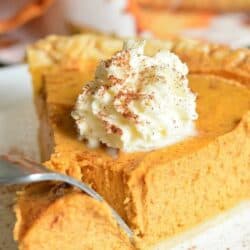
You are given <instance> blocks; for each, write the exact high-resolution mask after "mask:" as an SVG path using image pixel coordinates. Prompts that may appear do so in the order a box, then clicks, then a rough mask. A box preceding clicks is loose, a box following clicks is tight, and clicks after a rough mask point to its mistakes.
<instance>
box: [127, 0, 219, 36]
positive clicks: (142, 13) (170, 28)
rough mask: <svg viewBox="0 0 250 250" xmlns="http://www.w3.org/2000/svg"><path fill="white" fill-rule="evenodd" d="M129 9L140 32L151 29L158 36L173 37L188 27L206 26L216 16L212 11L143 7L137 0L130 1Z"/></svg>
mask: <svg viewBox="0 0 250 250" xmlns="http://www.w3.org/2000/svg"><path fill="white" fill-rule="evenodd" d="M127 11H128V12H130V13H131V14H132V15H133V16H134V17H135V19H136V25H137V29H138V32H139V33H141V32H143V31H150V32H151V33H152V34H153V35H154V36H156V37H158V38H169V37H173V36H176V35H178V33H179V32H181V31H182V30H184V29H188V28H202V27H206V26H208V25H209V23H210V21H211V19H212V17H214V16H215V14H214V13H212V12H195V11H188V12H187V11H178V12H177V11H174V10H166V9H165V10H164V9H155V8H150V7H143V6H142V5H140V4H139V3H138V1H137V0H129V1H128V7H127Z"/></svg>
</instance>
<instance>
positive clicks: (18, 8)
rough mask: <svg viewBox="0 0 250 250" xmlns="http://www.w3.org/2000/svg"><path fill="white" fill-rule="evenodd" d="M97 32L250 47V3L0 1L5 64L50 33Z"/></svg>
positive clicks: (229, 0)
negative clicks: (191, 39)
mask: <svg viewBox="0 0 250 250" xmlns="http://www.w3.org/2000/svg"><path fill="white" fill-rule="evenodd" d="M82 32H97V33H106V34H111V35H116V36H122V37H128V36H135V35H137V36H145V37H155V38H161V39H171V38H173V37H176V36H187V37H191V38H198V39H202V40H206V41H212V42H218V43H221V44H227V45H229V46H231V47H233V48H237V47H248V46H249V45H250V0H237V1H236V0H7V1H6V0H0V64H1V65H9V64H15V63H21V62H23V60H24V55H25V47H26V46H27V44H29V43H31V42H33V41H35V40H37V39H39V38H42V37H44V36H46V35H49V34H60V35H68V34H72V33H82Z"/></svg>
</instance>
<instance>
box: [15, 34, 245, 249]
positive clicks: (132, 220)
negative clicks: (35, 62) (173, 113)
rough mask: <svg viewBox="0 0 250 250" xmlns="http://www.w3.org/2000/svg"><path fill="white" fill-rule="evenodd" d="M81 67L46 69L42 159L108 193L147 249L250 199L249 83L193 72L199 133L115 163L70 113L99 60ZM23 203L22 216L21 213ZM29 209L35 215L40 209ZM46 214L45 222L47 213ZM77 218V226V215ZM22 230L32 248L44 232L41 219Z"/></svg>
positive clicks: (121, 155) (119, 157) (124, 155)
mask: <svg viewBox="0 0 250 250" xmlns="http://www.w3.org/2000/svg"><path fill="white" fill-rule="evenodd" d="M59 39H60V38H59ZM96 39H98V38H96ZM99 46H100V44H99ZM155 47H156V48H157V45H155ZM153 48H154V46H153ZM156 48H154V49H152V50H156ZM112 53H113V52H112ZM177 54H178V53H177ZM194 56H195V55H194ZM102 58H103V56H100V59H102ZM31 63H32V60H31ZM82 63H83V67H82V66H81V68H80V69H79V68H77V67H76V68H75V69H74V68H67V69H63V67H57V68H54V69H53V70H45V69H43V77H42V82H43V83H42V84H43V87H42V89H40V94H39V95H37V101H36V103H37V104H39V103H40V104H42V103H43V105H42V106H40V107H38V109H39V110H40V111H41V112H39V113H40V118H41V145H42V148H43V149H44V150H43V152H44V153H43V155H45V156H47V157H48V156H49V157H50V159H49V161H46V162H45V165H46V166H47V167H49V168H51V169H53V170H55V171H59V172H63V173H65V174H68V175H71V176H73V177H75V178H77V179H79V180H82V181H84V182H86V183H88V184H89V185H91V186H92V187H93V188H94V189H95V190H96V191H97V192H99V193H100V194H101V195H103V196H104V198H105V199H106V200H107V201H108V202H109V203H110V204H111V205H112V206H113V207H114V208H115V209H116V210H117V212H118V213H119V214H120V215H121V216H122V217H123V218H124V219H125V220H126V221H127V223H128V224H129V225H130V226H131V228H132V229H133V230H134V232H135V234H136V235H137V236H138V238H139V241H140V242H141V244H142V248H144V247H146V246H150V245H153V244H155V243H157V242H158V241H159V240H164V239H166V238H169V237H172V236H174V235H176V234H178V233H181V232H183V231H185V230H187V229H189V228H191V227H194V226H195V225H197V224H199V223H201V222H203V221H204V220H207V219H209V218H211V217H213V216H215V215H217V214H218V213H220V212H221V211H224V210H225V209H228V208H230V207H232V206H234V205H236V204H237V203H238V202H240V201H241V200H243V199H248V198H249V197H250V193H249V190H250V171H249V170H250V169H249V167H250V162H249V151H250V150H249V148H250V139H249V133H250V130H249V123H250V121H249V119H250V115H249V109H250V90H249V88H248V87H247V86H246V85H245V84H242V82H241V81H237V79H235V78H232V79H228V78H227V77H225V76H224V75H223V74H222V75H221V76H218V74H217V76H216V75H214V74H209V73H208V72H206V73H200V72H194V71H193V70H192V69H191V70H190V74H189V76H188V78H189V86H190V88H191V90H192V91H193V92H194V93H196V94H197V113H198V115H199V117H198V119H197V121H196V124H195V125H196V128H197V131H198V134H197V135H196V136H194V137H190V138H188V139H185V140H184V141H182V142H179V143H176V144H174V145H171V146H167V147H163V148H160V149H156V150H153V151H150V152H134V153H125V152H122V151H120V152H118V154H117V155H116V156H115V157H114V156H112V155H110V154H108V153H107V151H106V148H105V147H101V148H97V149H89V148H88V147H87V146H86V144H84V143H83V142H82V141H79V140H77V131H76V128H75V124H74V121H73V119H72V118H71V116H70V112H71V110H72V109H73V106H74V103H75V100H76V98H77V96H78V94H79V93H80V92H81V88H82V86H83V85H84V83H86V82H88V81H89V80H91V79H92V78H93V75H94V70H95V67H96V65H97V63H98V60H96V61H94V60H92V61H91V64H89V63H86V64H84V61H83V62H82ZM191 63H193V61H192V60H191ZM187 64H188V65H189V61H188V60H187ZM31 66H32V65H31ZM84 66H86V67H84ZM33 72H34V71H33ZM35 77H36V76H34V75H33V78H35ZM245 79H246V76H244V81H245ZM38 99H40V101H38ZM41 99H42V100H41ZM44 104H46V107H45V106H44ZM41 114H42V115H41ZM48 131H49V132H48ZM48 143H49V145H51V146H50V147H48ZM45 151H47V152H45ZM73 193H74V192H72V197H74V194H73ZM68 196H70V192H69V194H68ZM26 197H28V196H27V195H26ZM43 199H45V200H46V198H45V197H44V198H43ZM61 199H63V197H62V198H61ZM65 199H66V198H65ZM20 200H21V199H20ZM20 200H19V202H18V204H17V207H18V210H19V211H24V209H25V208H24V207H25V206H24V204H23V203H21V202H20ZM55 200H56V199H55ZM73 200H74V198H72V202H73ZM75 202H77V199H76V201H75ZM52 204H54V201H51V202H48V207H50V206H53V205H52ZM26 206H28V207H29V208H30V209H31V210H33V209H34V207H35V206H37V207H39V206H40V205H39V203H38V204H37V205H33V206H34V207H32V206H31V205H29V204H28V205H26ZM36 211H37V210H36ZM46 211H47V212H45V213H44V215H43V216H45V215H46V213H47V215H49V213H50V212H49V209H48V210H46ZM38 214H40V213H38ZM47 215H46V216H47ZM72 216H75V219H76V220H77V215H72ZM19 220H20V217H19ZM22 220H25V218H24V217H23V218H22ZM72 223H73V222H72ZM22 227H23V228H22ZM41 227H42V226H41ZM40 229H42V228H40ZM20 230H24V231H25V233H24V234H23V235H24V236H22V237H20V236H18V235H17V234H16V238H17V240H18V241H19V242H21V244H22V245H23V246H25V244H26V245H29V246H32V244H33V241H32V240H31V239H32V236H30V235H32V231H34V232H35V230H39V225H37V224H36V219H35V218H34V220H33V221H32V222H29V223H28V225H27V224H26V227H25V228H24V226H23V224H21V223H17V225H16V231H20ZM25 235H26V236H25ZM118 238H119V237H118ZM23 249H28V248H25V247H23ZM65 249H68V248H66V247H65ZM93 249H98V248H93ZM117 249H119V248H117Z"/></svg>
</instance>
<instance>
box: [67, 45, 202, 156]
mask: <svg viewBox="0 0 250 250" xmlns="http://www.w3.org/2000/svg"><path fill="white" fill-rule="evenodd" d="M144 46H145V41H135V40H128V41H127V42H125V43H124V46H123V50H122V51H119V52H117V53H116V54H115V55H113V56H112V57H111V58H110V59H109V60H105V61H101V62H100V64H99V65H98V67H97V69H96V73H95V78H94V80H93V81H92V82H89V83H87V84H86V85H84V87H83V91H82V93H81V94H80V95H79V97H78V99H77V102H76V105H75V108H74V111H73V112H72V116H73V118H74V119H75V120H76V124H77V127H78V130H79V135H80V138H81V139H86V140H87V142H88V144H89V146H91V147H97V146H98V145H99V144H100V143H103V144H105V145H107V146H108V147H112V148H118V149H120V150H122V151H125V152H134V151H148V150H153V149H157V148H160V147H163V146H166V145H170V144H173V143H176V142H178V141H180V140H183V139H185V138H186V137H189V136H193V135H195V134H196V130H195V125H194V121H195V120H196V119H197V117H198V115H197V113H196V95H195V94H193V93H192V92H191V90H190V89H189V87H188V79H187V74H188V68H187V66H186V65H185V64H184V63H182V62H181V60H180V59H179V58H178V57H177V56H176V55H175V54H173V53H170V52H168V51H160V52H158V53H157V54H155V55H154V56H147V55H145V54H144Z"/></svg>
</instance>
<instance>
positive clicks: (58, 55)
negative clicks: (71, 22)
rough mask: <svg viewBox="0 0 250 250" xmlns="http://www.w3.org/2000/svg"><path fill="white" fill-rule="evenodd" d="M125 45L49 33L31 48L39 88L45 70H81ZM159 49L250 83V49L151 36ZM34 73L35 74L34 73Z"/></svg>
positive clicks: (195, 69) (150, 47) (152, 46)
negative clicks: (92, 61)
mask: <svg viewBox="0 0 250 250" xmlns="http://www.w3.org/2000/svg"><path fill="white" fill-rule="evenodd" d="M121 48H122V40H120V39H117V38H111V37H107V36H100V35H93V34H84V35H75V36H71V37H60V36H49V37H47V38H46V39H43V40H40V41H38V42H37V43H35V44H34V45H32V46H30V47H29V48H28V50H27V57H28V62H29V65H30V70H31V73H36V74H35V75H36V79H33V82H34V84H35V89H36V90H37V91H39V89H40V86H41V77H42V76H41V74H42V73H41V72H46V71H47V70H53V69H55V68H62V69H65V70H70V69H76V70H81V68H82V67H83V64H84V62H86V60H91V59H92V60H100V58H107V57H109V56H110V55H112V54H113V53H114V52H116V51H117V50H120V49H121ZM158 50H170V51H172V52H174V53H176V54H177V55H178V56H179V57H180V58H181V59H182V60H183V61H184V62H185V63H187V65H188V67H189V71H190V73H211V74H215V75H220V76H223V77H225V78H230V79H235V80H238V81H240V82H241V83H243V84H246V85H248V86H249V85H250V83H249V79H250V50H249V49H244V48H242V49H235V50H232V49H230V48H229V47H227V46H223V45H217V44H210V43H206V42H202V41H198V40H192V39H185V38H178V39H175V40H167V41H160V40H148V42H147V45H146V52H147V53H149V54H152V53H154V52H156V51H158ZM32 75H33V77H34V74H32Z"/></svg>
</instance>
